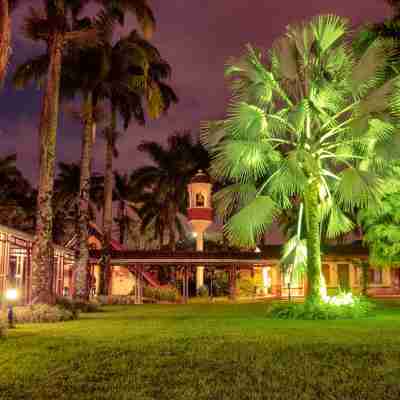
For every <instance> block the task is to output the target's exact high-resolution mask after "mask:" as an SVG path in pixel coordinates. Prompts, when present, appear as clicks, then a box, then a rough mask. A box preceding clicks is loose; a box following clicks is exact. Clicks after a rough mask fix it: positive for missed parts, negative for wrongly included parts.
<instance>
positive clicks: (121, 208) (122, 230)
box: [118, 200, 125, 244]
mask: <svg viewBox="0 0 400 400" xmlns="http://www.w3.org/2000/svg"><path fill="white" fill-rule="evenodd" d="M118 214H119V218H118V219H119V242H120V243H121V244H124V241H125V203H124V200H120V201H119V209H118Z"/></svg>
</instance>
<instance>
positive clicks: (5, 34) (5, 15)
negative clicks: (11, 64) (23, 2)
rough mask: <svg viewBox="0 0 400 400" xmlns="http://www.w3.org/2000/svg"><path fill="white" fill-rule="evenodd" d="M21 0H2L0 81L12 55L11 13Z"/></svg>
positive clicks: (0, 8)
mask: <svg viewBox="0 0 400 400" xmlns="http://www.w3.org/2000/svg"><path fill="white" fill-rule="evenodd" d="M18 3H20V0H0V82H2V81H3V80H4V78H5V75H6V71H7V65H8V61H9V59H10V55H11V13H12V12H13V11H14V10H15V8H16V7H17V6H18Z"/></svg>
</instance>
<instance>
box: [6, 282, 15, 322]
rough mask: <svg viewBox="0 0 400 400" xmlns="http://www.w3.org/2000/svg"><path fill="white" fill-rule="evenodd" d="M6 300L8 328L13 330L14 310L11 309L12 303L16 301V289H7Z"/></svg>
mask: <svg viewBox="0 0 400 400" xmlns="http://www.w3.org/2000/svg"><path fill="white" fill-rule="evenodd" d="M6 299H7V302H8V314H7V317H8V327H9V328H14V327H15V325H14V309H13V303H14V301H15V300H17V299H18V291H17V289H7V291H6Z"/></svg>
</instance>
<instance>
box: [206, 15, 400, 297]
mask: <svg viewBox="0 0 400 400" xmlns="http://www.w3.org/2000/svg"><path fill="white" fill-rule="evenodd" d="M348 32H349V27H348V25H347V22H346V21H344V20H343V19H341V18H339V17H336V16H331V15H328V16H320V17H317V18H315V19H313V20H312V21H311V22H308V23H304V24H301V25H299V26H293V27H289V28H288V31H287V33H286V35H285V36H283V37H282V38H280V39H279V40H278V41H276V43H275V44H274V46H273V48H272V50H271V52H270V53H269V57H268V60H267V61H265V62H264V58H263V54H262V52H261V51H258V50H254V49H253V48H251V47H249V48H248V52H247V55H246V56H245V57H243V59H241V60H238V61H234V62H233V63H232V65H231V66H229V67H228V68H227V71H226V74H227V76H228V77H229V78H230V81H231V85H232V91H233V100H232V105H231V107H230V109H229V111H228V117H227V118H226V119H224V120H222V121H216V122H211V123H207V124H206V125H205V127H204V141H205V143H206V144H207V146H208V147H209V149H210V151H211V153H212V158H213V161H212V167H211V172H212V174H213V175H214V176H215V177H216V178H218V179H221V180H225V181H228V182H229V183H230V185H229V186H228V187H226V188H225V189H223V190H221V191H220V192H219V193H218V194H217V200H218V201H219V202H221V203H222V205H221V206H220V208H219V209H220V210H227V211H228V212H231V211H232V210H234V211H235V214H234V215H233V217H232V218H230V220H229V222H228V224H227V226H226V230H227V232H228V233H229V235H230V237H231V239H232V240H234V241H235V242H237V243H238V244H242V245H249V246H254V245H255V244H256V243H257V240H258V239H259V238H260V237H261V235H262V234H263V233H264V232H265V231H266V229H267V228H268V227H269V226H270V224H271V223H272V221H273V219H274V218H275V217H276V216H277V215H279V213H280V212H281V210H284V209H287V208H290V207H298V206H299V205H301V207H302V208H303V209H304V215H305V220H306V229H305V230H306V244H307V277H308V282H309V287H308V294H307V300H308V301H311V302H313V301H317V302H318V301H320V299H321V285H322V280H321V275H322V273H321V256H320V235H321V229H322V228H321V227H322V226H323V225H325V226H326V227H327V228H326V231H327V235H328V236H329V237H336V236H338V235H340V234H342V233H343V232H346V231H349V230H350V229H352V228H353V224H352V222H351V220H350V219H349V218H348V216H347V213H349V212H352V211H353V210H354V209H359V208H364V207H378V206H379V195H380V193H381V188H382V180H383V178H384V176H385V173H387V172H389V171H390V159H393V158H394V157H397V150H398V146H397V145H396V143H397V141H398V140H399V137H398V134H397V132H398V120H397V117H396V116H397V115H399V112H400V101H399V98H398V95H397V91H398V89H397V88H398V85H399V79H398V78H397V77H396V78H393V79H391V80H389V81H388V80H387V79H386V76H385V74H384V71H385V69H386V65H385V60H386V59H387V55H388V54H390V51H389V50H390V49H387V48H386V47H385V46H384V45H383V44H382V43H381V42H375V43H374V44H373V45H372V46H371V47H370V48H368V50H367V51H366V52H365V53H364V54H363V55H362V56H361V57H358V56H356V55H355V54H354V53H353V52H352V51H351V49H349V48H348V46H347V44H346V40H347V38H348ZM300 218H301V215H299V219H300Z"/></svg>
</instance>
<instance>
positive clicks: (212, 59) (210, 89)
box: [0, 0, 388, 182]
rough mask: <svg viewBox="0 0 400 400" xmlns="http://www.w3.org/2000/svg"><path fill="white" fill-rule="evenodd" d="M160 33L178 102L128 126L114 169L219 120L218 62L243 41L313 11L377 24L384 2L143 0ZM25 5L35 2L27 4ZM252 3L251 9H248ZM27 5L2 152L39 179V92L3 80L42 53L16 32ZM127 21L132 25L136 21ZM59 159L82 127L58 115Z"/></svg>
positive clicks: (261, 40) (0, 138)
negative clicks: (150, 144)
mask: <svg viewBox="0 0 400 400" xmlns="http://www.w3.org/2000/svg"><path fill="white" fill-rule="evenodd" d="M149 1H150V3H151V4H152V6H153V9H154V12H155V15H156V18H157V21H158V29H157V32H156V35H155V37H154V42H155V44H156V45H157V47H158V48H159V49H160V51H161V53H162V55H163V57H164V58H165V59H166V60H168V61H169V63H170V64H171V65H172V68H173V78H172V82H171V84H172V86H173V87H174V88H175V90H176V91H177V93H178V95H179V97H180V103H179V104H178V105H177V106H175V107H174V108H173V109H172V110H171V111H170V112H169V113H168V115H167V116H166V117H163V118H162V119H161V120H159V121H155V122H151V123H149V124H148V125H147V126H146V127H144V128H143V127H138V126H136V125H135V124H132V125H131V126H130V128H129V129H128V130H127V131H126V133H125V135H124V137H123V138H121V140H120V142H119V150H120V157H119V159H117V160H116V161H115V166H116V168H118V169H120V170H130V169H132V168H135V167H137V166H138V165H140V164H142V163H144V162H146V161H147V160H146V159H145V158H144V157H143V155H141V154H140V153H139V154H138V153H137V151H136V147H137V145H138V144H139V143H140V142H141V141H142V140H144V139H146V140H158V141H163V140H165V138H166V137H167V136H168V135H169V134H170V133H172V132H173V131H175V130H183V129H191V130H192V131H193V133H197V132H198V129H199V125H200V122H201V121H203V120H208V119H214V118H218V117H219V116H221V115H222V114H223V112H224V110H225V107H226V100H227V95H228V93H227V91H226V87H225V83H224V78H223V72H224V65H225V62H226V61H227V59H228V58H230V57H232V56H239V55H241V54H242V53H243V49H244V46H245V44H246V43H251V44H253V45H255V46H258V47H261V48H265V49H267V48H269V47H270V45H271V43H272V41H273V40H274V39H275V38H276V37H278V36H279V35H281V34H282V33H283V32H284V30H285V27H286V25H288V24H290V23H293V22H295V21H298V20H301V19H307V18H310V17H312V16H314V15H317V14H322V13H335V14H339V15H341V16H345V17H348V18H350V19H351V21H352V23H353V24H354V25H358V24H360V23H362V22H367V21H368V22H371V21H376V20H381V19H382V18H384V17H385V16H386V15H387V14H388V8H387V6H386V5H385V4H384V1H383V0H363V1H357V0H306V1H299V0H168V1H166V0H149ZM31 3H39V0H33V1H32V2H31ZM250 4H251V7H250ZM25 13H26V8H21V9H19V10H18V11H17V12H16V13H15V15H14V40H13V42H14V55H13V62H12V67H11V69H10V71H9V75H8V81H7V82H6V85H5V87H4V89H3V90H2V92H1V93H0V146H1V147H0V148H1V151H0V155H1V156H3V155H5V154H9V153H11V152H17V153H18V157H19V160H18V164H19V167H20V168H21V169H22V170H23V172H24V174H25V175H26V176H27V177H29V178H30V179H31V180H32V181H33V182H35V181H36V179H37V159H38V157H37V153H38V149H37V144H38V140H37V125H38V120H39V110H40V98H41V97H40V92H39V91H38V90H36V88H35V87H32V88H30V89H29V90H25V91H15V90H14V89H13V88H12V87H11V85H10V83H9V79H10V76H11V73H12V71H13V69H14V66H15V65H16V64H18V63H20V62H21V61H24V60H25V59H27V57H28V56H31V55H34V54H36V53H37V52H38V51H40V50H41V49H40V47H37V46H35V45H33V44H32V43H31V42H30V41H28V40H27V39H25V38H23V37H22V35H21V34H20V30H21V22H22V20H23V15H24V14H25ZM128 22H130V25H131V26H132V27H133V26H134V22H133V21H128ZM57 149H58V151H57V154H58V160H59V161H60V160H64V161H77V160H78V159H79V152H80V127H79V125H76V124H74V123H72V122H71V121H70V120H69V118H68V116H65V115H64V114H63V113H62V115H61V117H60V126H59V132H58V148H57ZM103 153H104V142H103V141H102V140H101V139H100V140H98V141H97V143H96V146H95V164H94V165H95V169H96V170H97V171H98V172H102V168H103V162H102V159H103Z"/></svg>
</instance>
